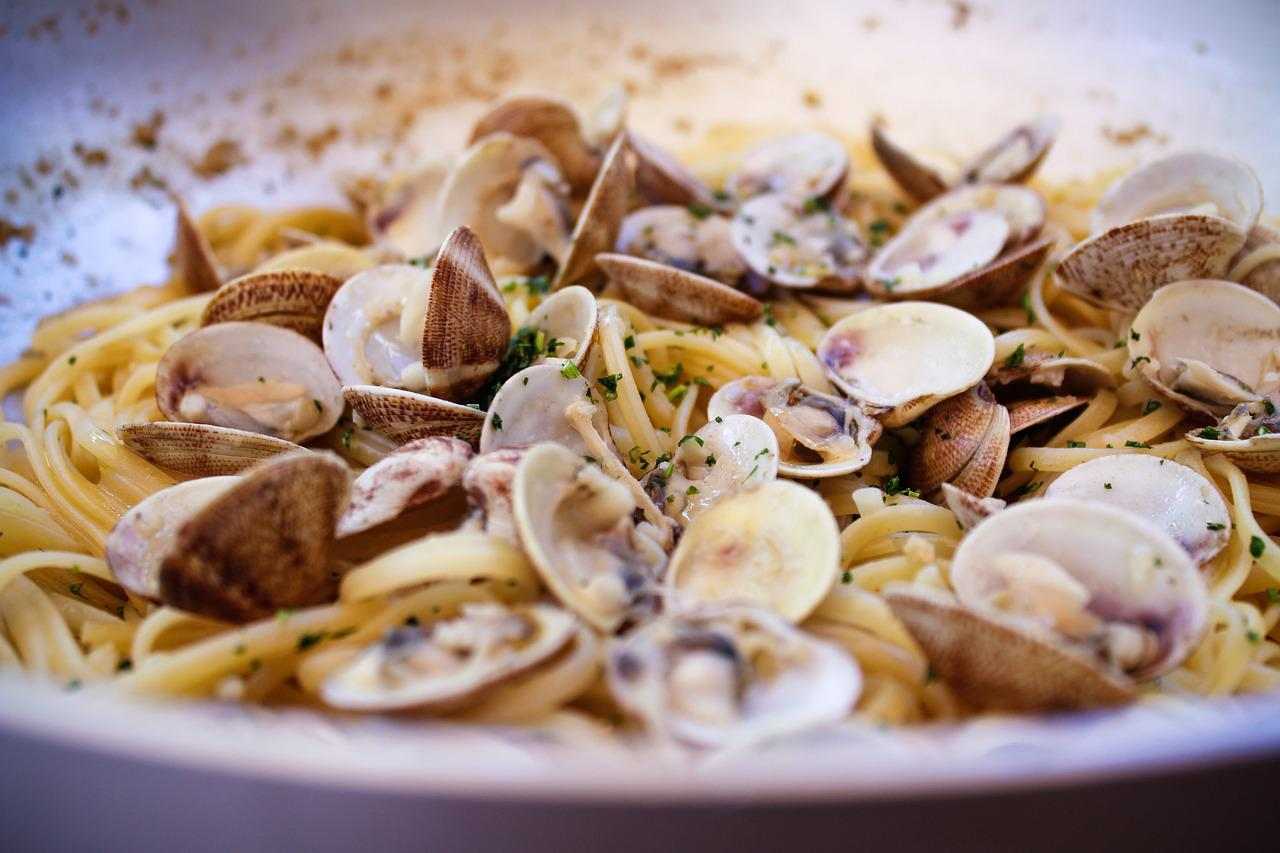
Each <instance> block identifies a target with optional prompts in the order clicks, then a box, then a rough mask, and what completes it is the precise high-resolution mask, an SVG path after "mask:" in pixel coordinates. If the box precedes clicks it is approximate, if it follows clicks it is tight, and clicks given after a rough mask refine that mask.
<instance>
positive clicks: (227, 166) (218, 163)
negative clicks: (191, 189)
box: [191, 139, 248, 180]
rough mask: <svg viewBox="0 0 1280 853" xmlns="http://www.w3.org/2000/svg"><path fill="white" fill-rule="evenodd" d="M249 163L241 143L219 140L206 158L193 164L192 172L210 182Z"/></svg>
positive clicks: (231, 140)
mask: <svg viewBox="0 0 1280 853" xmlns="http://www.w3.org/2000/svg"><path fill="white" fill-rule="evenodd" d="M247 161H248V158H247V157H245V155H244V150H243V149H242V148H241V147H240V143H239V142H236V141H235V140H234V139H219V140H218V141H217V142H214V143H213V144H212V145H210V146H209V147H208V148H207V149H206V150H205V152H204V156H202V157H201V158H200V159H199V160H197V161H195V162H193V163H192V164H191V170H192V171H193V172H195V173H196V174H197V175H199V176H200V177H202V178H204V179H205V180H209V179H211V178H216V177H218V176H219V175H223V174H226V173H227V172H229V171H231V170H232V169H234V168H235V167H236V166H239V165H242V164H243V163H245V162H247Z"/></svg>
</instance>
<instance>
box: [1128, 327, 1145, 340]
mask: <svg viewBox="0 0 1280 853" xmlns="http://www.w3.org/2000/svg"><path fill="white" fill-rule="evenodd" d="M1129 340H1131V341H1140V340H1142V335H1140V334H1138V333H1137V332H1135V331H1134V330H1133V329H1130V330H1129Z"/></svg>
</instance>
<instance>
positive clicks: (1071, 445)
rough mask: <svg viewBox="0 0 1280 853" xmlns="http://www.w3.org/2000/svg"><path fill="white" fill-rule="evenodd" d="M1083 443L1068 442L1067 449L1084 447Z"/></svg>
mask: <svg viewBox="0 0 1280 853" xmlns="http://www.w3.org/2000/svg"><path fill="white" fill-rule="evenodd" d="M1084 446H1085V445H1084V442H1083V441H1068V442H1067V447H1084Z"/></svg>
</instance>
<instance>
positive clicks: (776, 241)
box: [770, 231, 796, 246]
mask: <svg viewBox="0 0 1280 853" xmlns="http://www.w3.org/2000/svg"><path fill="white" fill-rule="evenodd" d="M770 240H771V242H770V245H772V246H779V245H782V246H794V245H795V244H796V238H795V237H792V236H791V235H790V234H788V233H787V232H786V231H774V232H773V236H772V237H771V238H770Z"/></svg>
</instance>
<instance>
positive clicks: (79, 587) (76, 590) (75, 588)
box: [67, 583, 84, 598]
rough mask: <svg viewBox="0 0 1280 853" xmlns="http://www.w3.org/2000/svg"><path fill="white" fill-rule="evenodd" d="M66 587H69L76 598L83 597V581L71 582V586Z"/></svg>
mask: <svg viewBox="0 0 1280 853" xmlns="http://www.w3.org/2000/svg"><path fill="white" fill-rule="evenodd" d="M67 589H69V590H70V591H71V594H72V595H74V596H75V597H76V598H84V584H83V583H73V584H71V586H69V587H67Z"/></svg>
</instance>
